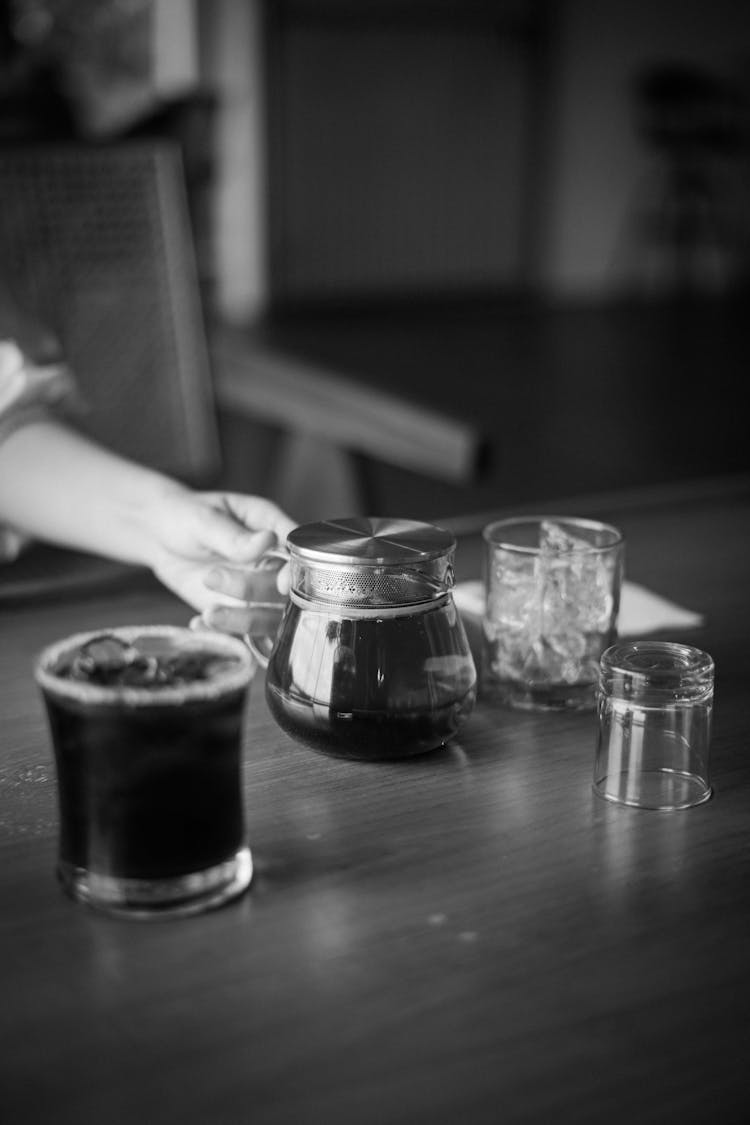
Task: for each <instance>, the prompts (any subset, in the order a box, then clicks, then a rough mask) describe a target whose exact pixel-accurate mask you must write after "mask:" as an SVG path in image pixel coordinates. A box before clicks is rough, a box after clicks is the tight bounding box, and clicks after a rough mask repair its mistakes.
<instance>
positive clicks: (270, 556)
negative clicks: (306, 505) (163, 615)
mask: <svg viewBox="0 0 750 1125" xmlns="http://www.w3.org/2000/svg"><path fill="white" fill-rule="evenodd" d="M288 562H289V554H288V552H287V551H285V550H284V549H283V548H282V547H272V548H270V549H269V550H268V551H265V552H264V553H263V554H262V555H261V556H260V558H259V559H257V560H256V562H254V563H253V568H254V569H267V570H272V569H273V568H276V570H277V571H278V570H281V568H282V567H283V566H285V565H286V564H287V563H288ZM232 602H233V603H236V602H237V599H235V598H233V599H232ZM239 604H243V605H246V606H248V607H249V608H250V609H262V610H267V611H271V612H272V613H278V615H279V621H280V620H281V616H282V614H283V612H284V609H285V608H286V601H283V602H255V601H247V602H242V603H239ZM190 628H191V629H210V628H211V626H210V625H207V624H206V622H205V620H204V619H203V616H202V615H201V614H198V615H196V616H195V617H193V618H191V620H190ZM239 636H240V640H242V641H244V643H245V644H246V645H247V647H248V648H249V649H250V652H251V653H252V654H253V656H254V658H255V660H257V662H258V664H260V666H261V668H267V667H268V661H269V659H270V656H271V651H272V649H273V646H274V643H275V641H276V636H275V635H274V636H270V635H269V634H268V633H261V634H258V635H253V634H252V633H244V634H240V635H239Z"/></svg>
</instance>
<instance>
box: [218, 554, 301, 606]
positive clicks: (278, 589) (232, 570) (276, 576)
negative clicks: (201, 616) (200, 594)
mask: <svg viewBox="0 0 750 1125" xmlns="http://www.w3.org/2000/svg"><path fill="white" fill-rule="evenodd" d="M279 566H281V571H279V570H278V568H274V567H265V566H247V567H231V566H212V567H211V569H210V570H209V571H208V572H207V573H206V575H205V579H204V581H205V584H206V586H207V587H208V589H209V590H213V591H214V592H215V593H217V594H225V595H227V596H229V597H230V598H239V599H240V600H241V601H244V602H278V601H279V599H280V597H282V596H284V595H286V594H287V593H288V591H289V567H288V565H285V564H284V563H283V562H282V561H281V560H279ZM282 574H283V578H282Z"/></svg>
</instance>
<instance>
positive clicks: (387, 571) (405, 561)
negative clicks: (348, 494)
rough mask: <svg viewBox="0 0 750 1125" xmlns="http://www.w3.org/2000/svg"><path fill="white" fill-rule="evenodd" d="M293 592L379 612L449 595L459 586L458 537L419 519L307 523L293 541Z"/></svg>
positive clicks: (356, 518) (364, 518)
mask: <svg viewBox="0 0 750 1125" xmlns="http://www.w3.org/2000/svg"><path fill="white" fill-rule="evenodd" d="M287 546H288V548H289V553H290V559H291V571H292V594H293V595H294V594H295V593H296V594H297V595H298V596H301V597H303V598H305V599H309V600H312V601H324V602H326V603H327V604H332V603H333V604H336V605H342V606H347V607H349V608H352V607H357V606H359V607H362V608H375V607H394V606H401V605H415V604H419V603H422V602H430V601H434V600H435V599H436V598H440V597H443V596H444V595H445V594H446V593H447V592H448V591H449V590H450V589H451V587H452V585H453V552H454V550H455V547H456V540H455V538H454V536H453V535H452V534H451V533H450V532H449V531H446V529H445V528H442V527H435V526H434V525H433V524H429V523H421V522H419V521H416V520H403V519H386V518H379V517H372V516H369V517H368V516H354V517H351V518H345V519H334V520H322V521H320V522H318V523H308V524H302V525H301V526H300V527H297V528H295V529H294V531H292V532H291V533H290V535H289V536H288V538H287Z"/></svg>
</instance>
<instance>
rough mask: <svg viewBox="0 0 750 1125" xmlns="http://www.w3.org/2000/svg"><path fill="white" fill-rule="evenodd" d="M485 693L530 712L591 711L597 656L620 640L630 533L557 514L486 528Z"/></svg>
mask: <svg viewBox="0 0 750 1125" xmlns="http://www.w3.org/2000/svg"><path fill="white" fill-rule="evenodd" d="M484 541H485V587H486V594H487V606H486V610H485V615H484V619H483V623H482V633H483V639H482V673H481V685H480V687H481V692H482V694H483V696H484V698H485V699H491V700H495V701H497V702H499V703H502V704H504V705H506V706H509V707H513V708H517V709H521V710H529V711H593V709H594V706H595V703H596V685H597V681H598V676H599V658H600V656H601V654H602V652H604V650H605V649H606V648H608V647H609V645H611V644H613V643H614V641H615V640H616V629H617V617H618V613H619V609H620V592H621V588H622V579H623V571H624V539H623V535H622V533H621V532H620V531H619V530H618V529H617V528H616V527H612V526H611V525H609V524H605V523H599V522H597V521H595V520H587V519H579V518H575V517H559V516H525V517H522V518H518V519H504V520H498V521H496V522H494V523H491V524H488V525H487V527H485V529H484Z"/></svg>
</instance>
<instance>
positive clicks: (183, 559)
mask: <svg viewBox="0 0 750 1125" xmlns="http://www.w3.org/2000/svg"><path fill="white" fill-rule="evenodd" d="M151 522H152V524H153V528H154V536H155V548H154V558H153V562H152V569H153V571H154V573H155V574H156V576H157V577H158V578H159V579H160V581H161V582H163V583H164V585H165V586H167V587H168V588H169V589H171V590H172V591H173V592H174V593H176V594H177V595H178V597H180V598H182V600H183V601H185V602H187V603H188V605H191V606H193V608H194V609H197V610H198V611H199V612H200V613H201V614H202V615H203V620H204V622H205V623H206V624H208V625H210V626H211V627H213V628H221V629H223V630H224V631H226V632H238V633H244V632H246V631H247V627H248V625H249V623H250V619H251V617H253V611H252V608H251V607H250V606H248V605H245V604H243V603H245V602H251V601H252V602H255V603H261V605H262V604H263V603H265V604H269V603H276V604H280V603H281V602H282V601H283V598H284V596H285V594H286V592H287V589H288V568H287V567H282V569H281V570H280V571H278V568H277V569H274V570H273V571H269V570H268V569H267V568H266V567H265V566H258V565H257V564H258V562H259V560H260V559H261V557H262V556H264V555H266V553H267V552H268V551H270V550H272V549H274V548H275V547H277V546H278V545H279V544H283V543H284V542H285V541H286V537H287V535H288V534H289V532H290V531H291V530H292V528H293V527H294V526H295V525H294V523H293V521H292V520H291V519H290V518H289V517H288V516H287V515H286V514H285V513H284V512H283V511H282V510H281V509H280V508H279V507H277V505H276V504H274V503H272V502H271V501H270V500H266V499H264V498H262V497H258V496H249V495H245V494H243V493H235V492H192V491H190V490H189V489H185V488H182V487H176V488H172V489H168V490H165V492H164V493H163V494H162V495H161V496H160V497H159V499H158V501H157V502H156V504H155V505H154V507H153V509H152V512H151ZM233 599H236V600H233ZM218 603H221V604H218ZM230 608H233V609H234V615H232V614H229V615H227V614H222V613H220V612H218V611H219V609H222V610H223V609H226V610H227V611H229V610H230ZM261 627H262V626H261Z"/></svg>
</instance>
